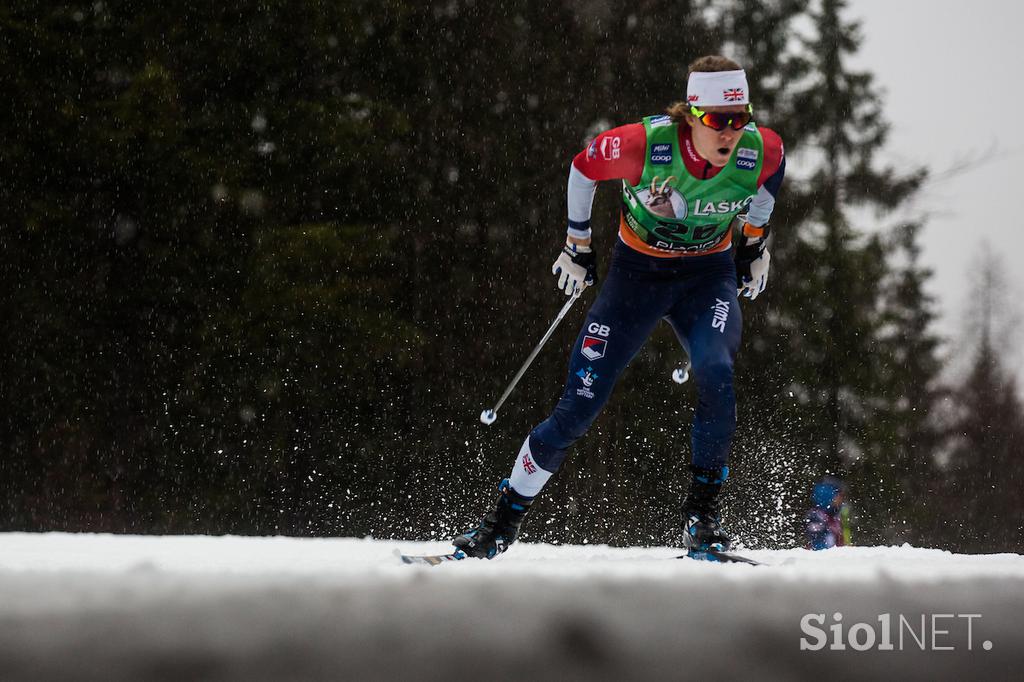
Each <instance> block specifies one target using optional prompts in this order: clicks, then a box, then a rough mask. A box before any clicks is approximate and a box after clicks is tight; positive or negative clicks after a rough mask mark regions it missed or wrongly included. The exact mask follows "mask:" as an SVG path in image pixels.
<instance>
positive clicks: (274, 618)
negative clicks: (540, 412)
mask: <svg viewBox="0 0 1024 682" xmlns="http://www.w3.org/2000/svg"><path fill="white" fill-rule="evenodd" d="M398 548H401V549H402V550H405V551H419V552H436V551H441V550H443V549H444V545H442V544H439V543H415V542H393V541H374V540H359V539H292V538H239V537H141V536H109V535H67V534H45V535H32V534H0V680H20V679H25V680H49V679H69V680H70V679H75V680H83V679H96V680H101V679H102V680H136V679H160V680H197V679H237V680H277V679H331V680H340V679H353V680H354V679H360V680H362V679H408V678H411V677H416V678H419V679H424V678H425V679H442V678H444V679H450V678H452V677H457V678H464V677H466V678H470V679H517V680H530V679H689V678H693V677H697V676H701V677H707V676H709V675H711V676H713V677H714V678H720V677H721V678H726V677H732V676H735V675H743V676H744V678H745V679H758V680H789V679H798V678H808V679H815V680H830V681H831V680H837V679H854V678H856V679H897V678H902V679H922V680H924V679H929V680H933V679H979V678H981V677H982V676H987V677H990V678H993V679H1021V669H1022V668H1024V626H1022V624H1021V614H1022V613H1024V608H1022V607H1024V557H1022V556H1019V555H1013V554H1002V555H986V556H965V555H953V554H949V553H946V552H941V551H937V550H925V549H914V548H910V547H899V548H870V547H864V548H844V549H837V550H830V551H827V552H818V553H811V552H806V551H803V550H786V551H757V552H750V553H749V554H750V555H751V556H752V557H754V558H757V559H759V560H761V561H764V562H766V563H769V564H771V565H769V566H761V567H750V566H742V565H708V564H702V563H699V562H694V561H690V560H674V559H672V558H671V557H673V556H675V555H676V554H678V553H679V552H678V550H673V549H670V548H645V549H615V548H608V547H602V546H582V547H580V546H563V547H554V546H550V545H526V544H519V545H516V546H515V547H514V548H513V549H512V551H511V552H510V553H509V554H507V555H505V556H503V557H501V558H500V559H498V560H496V561H492V562H483V561H463V562H456V563H450V564H445V565H442V566H437V567H426V566H423V567H421V566H405V565H402V564H401V563H399V561H398V559H397V557H396V555H395V553H396V550H397V549H398ZM836 612H840V613H841V614H842V621H841V623H839V625H841V626H842V642H843V643H844V644H846V645H847V649H846V650H844V651H830V650H829V649H828V648H827V646H826V648H825V649H824V650H821V651H802V650H801V649H800V642H801V639H804V640H805V642H807V643H809V644H816V643H817V641H818V639H817V637H815V636H812V635H813V631H804V630H802V629H801V619H802V618H804V617H805V616H806V614H816V613H817V614H823V615H824V620H823V621H820V622H813V621H809V622H810V625H811V626H812V627H814V628H817V627H820V628H821V630H822V636H825V635H827V636H828V637H829V640H828V642H829V644H831V643H832V639H831V637H832V631H831V630H830V629H829V628H830V627H833V626H835V625H836V623H835V618H834V614H835V613H836ZM882 614H890V615H889V616H883V615H882ZM922 615H923V616H924V617H925V622H924V626H923V627H922V624H921V623H922V621H921V618H922ZM901 617H902V618H901ZM886 619H889V622H890V628H889V632H888V635H886V634H885V633H884V632H883V622H884V621H885V620H886ZM819 623H820V625H819ZM857 623H865V624H866V625H862V626H858V625H857ZM968 626H970V632H968ZM851 628H852V630H853V632H852V633H851ZM868 629H871V633H870V635H869V634H868V633H867V630H868ZM851 635H852V636H853V639H854V641H855V642H856V643H857V644H859V645H862V646H863V645H865V644H866V643H867V642H868V639H869V637H870V639H873V640H874V642H873V643H872V646H870V647H868V650H866V651H856V650H854V649H852V648H850V647H849V644H850V641H851ZM933 638H934V641H933ZM901 639H902V641H901ZM920 640H924V648H925V650H924V651H922V649H921V644H919V641H920ZM886 641H888V642H891V644H892V646H893V650H891V651H883V650H879V646H880V645H883V644H884V643H885V642H886ZM985 642H988V644H985ZM937 647H952V649H951V650H949V649H947V650H935V649H936V648H937Z"/></svg>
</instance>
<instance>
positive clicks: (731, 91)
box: [686, 69, 750, 107]
mask: <svg viewBox="0 0 1024 682" xmlns="http://www.w3.org/2000/svg"><path fill="white" fill-rule="evenodd" d="M686 102H687V103H688V104H690V105H691V106H695V107H716V106H724V105H727V104H750V94H749V91H748V90H747V73H746V71H744V70H743V69H740V70H739V71H694V72H693V73H691V74H690V79H689V81H688V82H687V83H686Z"/></svg>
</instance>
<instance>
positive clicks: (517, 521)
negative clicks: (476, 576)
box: [452, 478, 533, 559]
mask: <svg viewBox="0 0 1024 682" xmlns="http://www.w3.org/2000/svg"><path fill="white" fill-rule="evenodd" d="M498 491H499V494H498V502H497V505H496V506H495V509H494V511H491V512H488V513H487V515H486V516H484V518H483V521H481V522H480V525H479V526H477V527H476V528H474V529H472V530H469V531H466V532H465V533H463V534H462V535H460V536H458V537H456V538H455V539H454V540H452V544H453V545H455V550H456V553H458V552H462V553H463V554H465V555H466V556H469V557H474V558H477V559H493V558H494V557H496V556H498V555H499V554H501V553H502V552H504V551H505V550H506V549H508V548H509V546H510V545H511V544H512V543H513V542H515V541H516V536H517V535H519V526H521V525H522V523H523V519H524V518H525V517H526V512H528V511H530V505H531V504H533V498H532V497H523V496H522V495H520V494H519V493H517V492H516V491H515V490H513V489H512V486H511V485H510V484H509V482H508V479H507V478H506V479H504V480H502V482H501V483H500V484H499V485H498Z"/></svg>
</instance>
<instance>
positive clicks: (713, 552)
mask: <svg viewBox="0 0 1024 682" xmlns="http://www.w3.org/2000/svg"><path fill="white" fill-rule="evenodd" d="M676 559H694V560H695V561H718V562H720V563H723V564H749V565H750V566H764V564H762V563H761V562H760V561H754V560H753V559H749V558H747V557H745V556H741V555H739V554H733V553H732V552H720V551H719V550H717V549H709V550H707V551H704V552H695V551H693V550H690V551H689V552H688V553H686V554H682V555H680V556H677V557H676Z"/></svg>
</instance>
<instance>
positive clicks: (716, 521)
mask: <svg viewBox="0 0 1024 682" xmlns="http://www.w3.org/2000/svg"><path fill="white" fill-rule="evenodd" d="M690 468H691V470H692V471H693V482H692V483H690V494H689V495H687V496H686V501H685V502H684V503H683V547H685V548H686V553H687V555H688V556H689V557H690V558H692V559H704V560H709V561H718V560H719V559H718V558H716V557H715V556H714V555H715V553H718V552H728V551H729V549H730V547H732V538H730V537H729V535H728V534H727V533H726V532H725V531H724V530H723V529H722V515H721V513H719V511H718V493H719V491H720V490H721V489H722V484H723V483H724V482H725V478H726V476H728V475H729V468H728V467H722V469H721V470H719V471H715V470H712V469H700V468H698V467H690Z"/></svg>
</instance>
